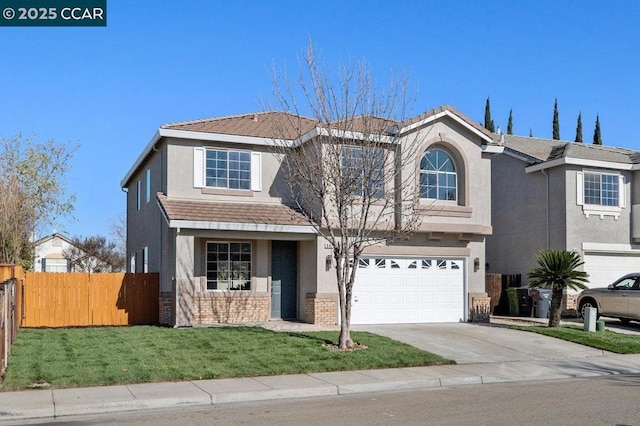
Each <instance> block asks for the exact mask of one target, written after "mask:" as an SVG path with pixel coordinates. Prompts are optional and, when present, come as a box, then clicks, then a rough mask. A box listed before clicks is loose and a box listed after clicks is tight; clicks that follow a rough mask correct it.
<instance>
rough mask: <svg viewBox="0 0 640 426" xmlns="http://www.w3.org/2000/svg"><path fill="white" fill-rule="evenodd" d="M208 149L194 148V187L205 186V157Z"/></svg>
mask: <svg viewBox="0 0 640 426" xmlns="http://www.w3.org/2000/svg"><path fill="white" fill-rule="evenodd" d="M206 152H207V151H206V150H205V149H204V148H200V147H196V148H193V187H194V188H204V186H205V184H204V174H205V171H204V170H205V158H206Z"/></svg>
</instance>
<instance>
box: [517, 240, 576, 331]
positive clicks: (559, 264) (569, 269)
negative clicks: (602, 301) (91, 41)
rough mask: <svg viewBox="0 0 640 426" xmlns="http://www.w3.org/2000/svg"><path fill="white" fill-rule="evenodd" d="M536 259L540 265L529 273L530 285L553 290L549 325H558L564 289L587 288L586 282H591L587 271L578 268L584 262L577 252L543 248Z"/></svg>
mask: <svg viewBox="0 0 640 426" xmlns="http://www.w3.org/2000/svg"><path fill="white" fill-rule="evenodd" d="M536 261H537V262H538V266H537V267H535V268H533V269H532V270H531V271H529V273H528V274H527V277H528V278H529V287H530V288H532V287H540V288H545V289H549V290H551V311H550V313H549V327H558V326H559V325H560V315H561V314H562V293H563V292H564V289H566V288H570V289H573V290H581V289H583V288H586V286H585V284H586V283H588V282H589V280H588V279H587V277H588V275H587V273H586V272H584V271H579V270H578V267H580V266H581V265H582V264H583V263H584V262H583V261H582V260H580V255H579V254H578V253H576V252H573V251H567V250H554V249H545V250H541V251H540V252H539V253H538V256H537V257H536Z"/></svg>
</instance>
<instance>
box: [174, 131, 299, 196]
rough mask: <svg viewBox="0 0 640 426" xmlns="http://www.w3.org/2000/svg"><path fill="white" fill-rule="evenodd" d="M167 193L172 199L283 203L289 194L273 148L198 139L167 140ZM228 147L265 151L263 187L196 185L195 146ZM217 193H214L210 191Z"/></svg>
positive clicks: (262, 167) (263, 156)
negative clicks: (216, 187) (214, 187)
mask: <svg viewBox="0 0 640 426" xmlns="http://www.w3.org/2000/svg"><path fill="white" fill-rule="evenodd" d="M167 144H168V152H169V155H168V163H167V182H168V184H167V196H168V197H169V198H172V197H174V198H188V199H193V200H218V201H235V202H238V203H242V202H246V203H256V202H272V203H276V202H280V201H281V198H283V197H285V198H286V196H287V193H288V191H287V188H286V185H285V183H284V179H283V177H282V175H281V174H278V171H279V170H280V162H279V160H278V157H277V155H276V154H275V153H274V152H273V150H272V149H271V148H270V147H267V146H257V145H241V144H230V143H226V142H208V141H207V142H205V141H203V142H199V141H187V140H181V139H168V141H167ZM195 147H204V148H225V149H234V150H243V151H248V152H260V153H261V154H262V166H261V169H262V190H261V191H251V190H236V191H229V190H220V189H217V190H216V189H213V188H212V189H202V188H194V186H193V183H194V182H193V175H194V168H193V155H194V154H193V153H194V151H193V149H194V148H195ZM211 192H215V193H211ZM229 194H233V195H229Z"/></svg>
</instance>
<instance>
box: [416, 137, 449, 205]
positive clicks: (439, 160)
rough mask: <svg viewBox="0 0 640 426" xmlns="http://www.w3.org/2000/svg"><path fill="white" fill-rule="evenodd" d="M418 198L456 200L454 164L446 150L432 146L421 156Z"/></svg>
mask: <svg viewBox="0 0 640 426" xmlns="http://www.w3.org/2000/svg"><path fill="white" fill-rule="evenodd" d="M420 198H430V199H434V200H447V201H457V199H458V176H457V174H456V166H455V164H454V163H453V160H452V159H451V156H450V155H449V154H448V153H447V152H446V151H444V150H442V149H439V148H434V149H430V150H428V151H427V152H425V153H424V155H423V156H422V160H421V161H420Z"/></svg>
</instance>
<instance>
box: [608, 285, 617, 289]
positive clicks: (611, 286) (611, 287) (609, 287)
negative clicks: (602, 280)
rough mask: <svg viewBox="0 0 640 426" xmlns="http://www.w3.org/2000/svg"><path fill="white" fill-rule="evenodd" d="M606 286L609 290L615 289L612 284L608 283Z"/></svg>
mask: <svg viewBox="0 0 640 426" xmlns="http://www.w3.org/2000/svg"><path fill="white" fill-rule="evenodd" d="M607 288H608V289H609V290H615V289H616V288H615V287H614V286H613V284H609V285H608V286H607Z"/></svg>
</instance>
